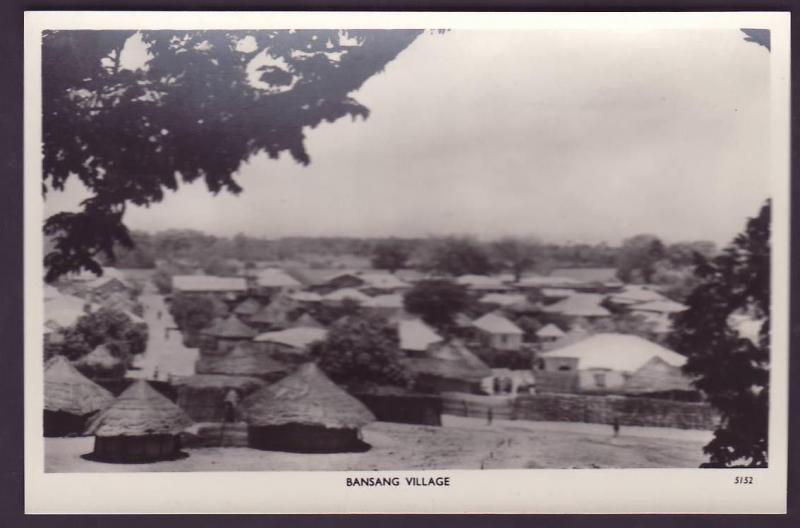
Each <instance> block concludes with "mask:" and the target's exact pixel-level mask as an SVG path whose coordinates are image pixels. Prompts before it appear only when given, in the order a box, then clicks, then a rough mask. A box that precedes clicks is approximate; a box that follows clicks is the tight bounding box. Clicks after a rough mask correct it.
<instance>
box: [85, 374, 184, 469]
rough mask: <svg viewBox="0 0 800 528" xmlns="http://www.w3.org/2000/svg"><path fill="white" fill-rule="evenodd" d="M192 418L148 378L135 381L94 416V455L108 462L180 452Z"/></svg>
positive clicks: (91, 430)
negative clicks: (181, 439) (106, 407)
mask: <svg viewBox="0 0 800 528" xmlns="http://www.w3.org/2000/svg"><path fill="white" fill-rule="evenodd" d="M191 424H192V420H191V419H190V418H189V417H188V416H187V415H186V414H185V413H184V412H183V410H181V408H180V407H178V406H177V405H175V404H174V403H172V402H171V401H170V400H169V399H168V398H167V397H166V396H163V395H162V394H161V393H159V392H158V391H156V390H155V389H154V388H153V387H151V386H150V384H149V383H147V382H146V381H144V380H138V381H135V382H134V383H133V384H132V385H131V386H130V387H128V388H127V389H126V390H125V391H124V392H123V393H122V394H120V396H119V397H118V398H117V400H116V401H115V402H114V404H113V405H111V407H109V408H108V409H106V410H105V411H103V412H102V413H100V414H99V415H98V416H97V418H95V419H93V420H92V421H91V423H90V424H89V427H88V428H87V433H89V434H94V436H95V440H94V452H93V453H92V454H91V456H92V458H95V459H99V460H105V461H108V462H153V461H156V460H167V459H173V458H176V457H177V456H179V454H180V437H179V434H180V432H181V431H183V430H184V429H185V428H187V427H188V426H190V425H191Z"/></svg>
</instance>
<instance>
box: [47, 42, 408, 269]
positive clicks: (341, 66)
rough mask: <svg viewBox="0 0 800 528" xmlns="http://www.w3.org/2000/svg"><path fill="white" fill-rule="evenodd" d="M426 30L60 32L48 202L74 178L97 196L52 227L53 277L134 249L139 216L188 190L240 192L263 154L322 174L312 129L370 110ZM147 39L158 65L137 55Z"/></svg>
mask: <svg viewBox="0 0 800 528" xmlns="http://www.w3.org/2000/svg"><path fill="white" fill-rule="evenodd" d="M420 33H421V31H419V30H363V31H361V30H358V31H355V30H354V31H350V30H348V31H336V30H259V31H245V30H242V31H219V30H214V31H178V30H158V31H140V32H135V31H46V32H45V33H44V34H43V36H42V72H43V78H42V83H43V85H42V103H43V140H44V144H43V169H44V170H43V190H44V191H46V190H47V189H48V188H53V189H59V190H60V189H63V188H64V186H65V184H66V182H67V181H68V180H69V179H70V178H71V177H72V176H73V175H74V176H75V177H77V178H78V179H79V180H80V182H81V183H82V184H83V185H84V186H85V187H86V188H87V189H88V191H89V193H90V197H89V198H87V199H86V200H85V201H83V202H82V210H80V211H78V212H62V213H58V214H55V215H53V216H51V217H50V218H48V219H47V220H46V221H45V225H44V231H45V234H46V235H47V236H48V237H51V239H52V244H53V248H52V250H51V251H50V252H49V253H47V255H46V256H45V266H46V268H47V275H46V278H47V280H48V281H52V280H54V279H55V278H57V277H58V276H60V275H62V274H64V273H66V272H69V271H79V270H81V269H88V270H91V271H94V272H96V273H98V274H100V273H102V271H101V269H100V265H99V263H98V262H97V260H96V258H95V257H96V256H97V255H98V254H104V255H105V256H106V257H107V258H109V259H113V256H114V248H115V247H117V246H123V247H132V246H133V240H132V237H131V234H130V232H129V231H128V229H127V228H126V227H125V225H124V223H123V215H124V213H125V208H126V207H127V206H128V205H129V204H134V205H137V206H149V205H151V204H153V203H157V202H159V201H161V200H162V199H163V197H164V193H165V192H166V191H168V190H173V191H174V190H176V189H177V188H178V186H179V182H180V181H184V182H193V181H195V180H198V179H202V180H204V181H205V183H206V185H207V187H208V189H209V191H210V192H212V193H214V194H216V193H218V192H220V191H229V192H232V193H238V192H240V191H241V190H242V188H241V187H240V186H239V185H238V183H237V182H236V181H235V180H234V179H233V174H234V173H235V172H236V170H237V169H238V168H239V166H240V164H241V163H242V162H243V161H246V160H247V159H249V158H250V157H252V156H254V155H257V154H259V153H266V154H267V155H268V156H269V157H271V158H277V157H278V155H279V154H280V153H281V152H284V151H287V152H289V154H290V155H291V156H292V157H293V158H294V159H295V160H296V161H297V162H299V163H302V164H308V163H309V162H310V157H309V154H308V153H307V152H306V149H305V146H304V135H303V129H304V128H305V127H315V126H317V125H318V124H320V123H322V122H323V121H328V122H334V121H336V120H338V119H340V118H342V117H345V116H350V117H353V118H356V117H359V116H360V117H364V118H366V117H367V115H368V113H369V110H368V109H367V108H366V107H365V106H363V105H362V104H360V103H358V102H357V101H356V100H355V99H353V98H352V97H351V96H350V94H351V93H352V92H353V91H355V90H357V89H358V88H360V87H361V86H362V85H363V83H364V82H365V81H366V80H367V79H369V78H370V77H372V76H373V75H375V74H376V73H378V72H379V71H381V70H382V69H383V68H385V67H386V65H387V64H388V63H389V62H390V61H391V60H393V59H394V58H395V57H396V56H397V54H398V53H400V52H401V51H402V50H403V49H405V48H406V47H407V46H408V45H409V44H410V43H411V42H413V41H414V39H415V38H416V37H417V36H418V35H419V34H420ZM136 38H138V39H140V40H141V42H142V43H143V44H144V46H145V47H146V49H147V54H148V57H147V61H146V64H145V65H144V66H142V67H137V68H135V69H131V68H129V67H128V65H126V64H125V63H124V62H123V60H122V57H123V50H124V49H125V46H126V45H127V44H128V43H129V41H131V39H136Z"/></svg>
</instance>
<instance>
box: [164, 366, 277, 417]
mask: <svg viewBox="0 0 800 528" xmlns="http://www.w3.org/2000/svg"><path fill="white" fill-rule="evenodd" d="M263 386H264V380H261V379H259V378H254V377H251V376H227V375H224V374H195V375H194V376H190V377H188V378H183V379H180V380H178V381H177V382H176V389H177V392H178V400H177V403H178V406H179V407H180V408H181V409H183V410H184V411H186V414H188V415H189V417H190V418H191V419H192V420H194V421H196V422H223V421H225V418H226V415H225V413H226V408H225V398H226V396H227V395H228V392H229V391H231V390H233V391H236V393H237V394H238V395H239V397H240V398H242V397H246V396H247V395H249V394H250V393H252V392H253V391H255V390H257V389H259V388H261V387H263ZM236 419H237V420H238V417H236Z"/></svg>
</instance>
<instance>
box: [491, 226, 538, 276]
mask: <svg viewBox="0 0 800 528" xmlns="http://www.w3.org/2000/svg"><path fill="white" fill-rule="evenodd" d="M492 250H493V252H494V255H495V258H496V259H497V261H498V267H499V268H500V269H504V270H507V271H509V272H511V274H512V275H514V280H515V281H518V280H519V279H520V278H521V277H522V274H523V273H525V272H526V271H528V270H529V269H531V268H532V267H533V265H534V264H535V263H536V258H537V256H538V246H537V244H535V243H534V242H532V241H529V240H523V239H520V238H513V237H506V238H502V239H500V240H498V241H497V242H495V243H494V244H492Z"/></svg>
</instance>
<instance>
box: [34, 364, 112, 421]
mask: <svg viewBox="0 0 800 528" xmlns="http://www.w3.org/2000/svg"><path fill="white" fill-rule="evenodd" d="M113 401H114V396H112V395H111V393H110V392H108V391H107V390H106V389H104V388H103V387H101V386H100V385H98V384H96V383H95V382H93V381H92V380H90V379H89V378H87V377H86V376H84V375H83V374H81V373H80V372H78V370H77V369H76V368H75V367H74V366H72V364H71V363H70V362H69V360H68V359H67V358H65V357H64V356H55V357H53V358H51V359H50V360H49V361H48V362H47V363H46V364H45V370H44V408H45V410H48V411H62V412H66V413H70V414H76V415H79V416H83V415H85V414H89V413H93V412H95V411H100V410H102V409H105V408H106V407H108V406H109V405H111V402H113Z"/></svg>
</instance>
